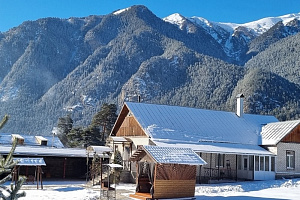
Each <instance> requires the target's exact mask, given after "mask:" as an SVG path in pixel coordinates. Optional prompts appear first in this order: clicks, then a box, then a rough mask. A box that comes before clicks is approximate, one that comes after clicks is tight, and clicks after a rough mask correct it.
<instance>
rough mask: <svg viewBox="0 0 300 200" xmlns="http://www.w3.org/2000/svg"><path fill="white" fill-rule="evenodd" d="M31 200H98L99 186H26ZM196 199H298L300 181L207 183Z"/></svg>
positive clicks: (124, 189)
mask: <svg viewBox="0 0 300 200" xmlns="http://www.w3.org/2000/svg"><path fill="white" fill-rule="evenodd" d="M22 189H23V190H24V191H25V192H26V197H24V198H20V199H28V200H54V199H55V200H57V199H59V200H66V199H72V200H96V199H99V193H100V191H99V186H94V187H87V186H86V184H85V182H61V181H59V182H44V189H43V190H41V189H39V190H37V189H36V185H24V186H23V188H22ZM134 190H135V185H134V184H119V185H117V191H118V192H117V193H118V195H117V199H128V200H129V199H131V198H129V197H128V196H129V194H131V193H134ZM196 199H197V200H204V199H205V200H225V199H226V200H231V199H233V200H263V199H266V200H282V199H290V200H299V199H300V179H286V180H274V181H249V182H237V183H230V184H229V183H223V184H205V185H197V186H196Z"/></svg>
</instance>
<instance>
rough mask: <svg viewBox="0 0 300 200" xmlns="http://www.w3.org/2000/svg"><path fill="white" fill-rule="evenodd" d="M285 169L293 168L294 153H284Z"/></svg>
mask: <svg viewBox="0 0 300 200" xmlns="http://www.w3.org/2000/svg"><path fill="white" fill-rule="evenodd" d="M286 168H287V169H294V168H295V151H290V150H289V151H286Z"/></svg>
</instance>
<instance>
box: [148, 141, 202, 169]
mask: <svg viewBox="0 0 300 200" xmlns="http://www.w3.org/2000/svg"><path fill="white" fill-rule="evenodd" d="M144 149H145V150H146V151H147V152H148V153H149V154H150V155H151V156H152V157H153V158H154V160H155V161H156V162H157V163H167V164H172V163H173V164H186V165H205V164H207V163H206V162H205V161H204V160H203V159H202V158H201V157H200V156H199V155H198V154H196V153H195V152H194V151H193V150H192V149H190V148H179V147H161V146H152V145H145V146H144Z"/></svg>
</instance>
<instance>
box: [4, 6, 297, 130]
mask: <svg viewBox="0 0 300 200" xmlns="http://www.w3.org/2000/svg"><path fill="white" fill-rule="evenodd" d="M178 17H181V18H182V19H183V22H182V23H183V24H182V28H180V27H178V24H172V23H169V22H167V21H165V20H163V19H160V18H158V17H157V16H155V15H154V14H153V13H152V12H151V11H150V10H149V9H148V8H147V7H145V6H133V7H130V8H126V9H121V10H117V11H114V12H112V13H110V14H108V15H103V16H88V17H81V18H69V19H59V18H43V19H39V20H36V21H28V22H24V23H22V24H21V25H20V26H18V27H15V28H13V29H11V30H9V31H7V32H5V33H1V34H0V69H1V71H0V112H1V113H7V114H9V115H10V116H11V118H10V120H9V121H8V124H7V125H6V126H5V127H4V129H3V131H4V132H10V133H27V134H37V133H39V134H42V135H49V134H51V130H52V129H53V127H55V126H56V125H57V120H58V118H59V117H62V116H65V115H66V114H68V113H70V114H71V116H72V118H73V120H74V126H86V125H88V124H89V123H90V120H91V117H92V116H93V115H94V114H95V113H96V112H97V111H99V109H100V108H101V104H102V103H105V102H108V103H115V104H117V105H118V106H121V105H122V103H123V102H124V101H136V100H137V97H138V96H141V99H142V101H144V102H149V103H160V104H171V105H180V106H190V107H197V108H205V109H214V110H226V111H234V110H235V99H234V98H235V96H236V95H237V94H238V93H241V92H243V93H244V94H245V97H246V98H245V109H246V110H245V111H246V112H249V113H254V114H272V115H276V116H277V117H279V118H280V119H285V120H286V119H294V118H297V117H299V114H298V113H300V111H299V112H298V107H297V105H298V104H299V102H298V100H297V99H299V97H298V94H300V89H299V84H300V83H299V81H298V77H300V74H299V72H298V71H299V70H298V69H299V66H298V65H297V62H298V60H297V57H296V56H297V53H298V49H299V48H298V45H299V44H298V43H299V41H300V38H299V34H298V32H299V29H298V27H299V20H297V19H295V20H294V21H291V22H289V23H286V24H284V23H282V24H279V23H277V24H276V25H274V26H273V27H272V28H270V29H269V30H267V31H266V32H265V33H263V34H261V35H260V36H256V37H254V36H253V34H251V32H249V31H248V30H246V29H245V28H243V27H239V28H237V29H236V31H235V34H234V35H232V34H230V33H229V32H227V31H226V30H225V29H224V28H221V27H217V26H213V28H214V29H209V27H203V26H199V24H197V23H195V22H193V21H191V20H186V18H184V17H183V16H178ZM179 19H180V18H179ZM214 33H215V34H216V35H214ZM252 37H253V38H252ZM218 38H219V40H218ZM228 38H230V41H229V40H228ZM249 38H250V39H249ZM270 38H271V39H270ZM226 45H229V46H230V45H232V49H229V48H227V49H225V46H226ZM229 46H228V47H229ZM281 47H284V48H281ZM277 55H278V56H277ZM237 58H238V59H237ZM271 58H272V59H273V60H272V59H271ZM286 58H288V60H287V62H288V63H289V64H290V65H289V66H285V62H284V61H285V59H286ZM264 63H265V64H264ZM274 63H275V65H274Z"/></svg>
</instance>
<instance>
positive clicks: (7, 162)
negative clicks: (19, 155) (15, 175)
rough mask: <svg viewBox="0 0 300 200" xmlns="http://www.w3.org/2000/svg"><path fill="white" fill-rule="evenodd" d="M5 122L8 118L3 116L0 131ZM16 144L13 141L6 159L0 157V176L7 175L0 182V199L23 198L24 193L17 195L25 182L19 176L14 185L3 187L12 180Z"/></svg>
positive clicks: (23, 178)
mask: <svg viewBox="0 0 300 200" xmlns="http://www.w3.org/2000/svg"><path fill="white" fill-rule="evenodd" d="M7 120H8V116H7V115H5V116H4V117H3V119H2V121H1V122H0V129H1V128H2V127H3V126H4V124H5V123H6V122H7ZM17 142H18V140H17V139H15V140H14V142H13V144H12V148H11V150H10V152H9V154H8V155H7V157H6V158H4V157H3V156H2V155H0V176H1V175H2V174H8V175H6V176H5V177H4V178H3V179H2V180H0V199H4V200H15V199H18V198H20V197H24V196H25V192H24V191H23V192H21V193H18V192H19V190H20V189H21V187H22V185H23V183H24V181H25V180H26V178H25V177H24V176H19V179H18V180H17V181H16V183H15V184H13V183H11V184H10V188H9V187H6V186H4V185H3V184H4V183H5V182H7V181H9V180H10V179H11V178H12V176H11V171H12V168H13V167H14V166H15V165H16V164H17V163H16V162H14V161H13V153H14V151H15V149H16V147H17Z"/></svg>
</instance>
